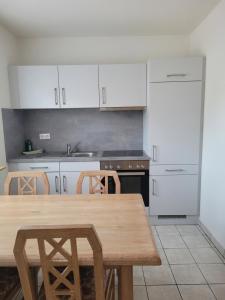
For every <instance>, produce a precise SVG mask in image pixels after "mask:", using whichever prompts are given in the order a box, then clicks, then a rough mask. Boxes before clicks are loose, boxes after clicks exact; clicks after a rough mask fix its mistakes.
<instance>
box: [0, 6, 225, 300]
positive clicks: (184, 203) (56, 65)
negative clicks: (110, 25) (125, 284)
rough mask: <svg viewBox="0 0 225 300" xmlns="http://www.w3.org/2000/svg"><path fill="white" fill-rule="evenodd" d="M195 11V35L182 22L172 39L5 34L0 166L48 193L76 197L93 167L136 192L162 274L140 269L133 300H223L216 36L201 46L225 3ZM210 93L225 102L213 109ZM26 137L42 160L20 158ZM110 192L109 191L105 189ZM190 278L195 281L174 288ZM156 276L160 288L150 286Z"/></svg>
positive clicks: (220, 93)
mask: <svg viewBox="0 0 225 300" xmlns="http://www.w3.org/2000/svg"><path fill="white" fill-rule="evenodd" d="M184 2H186V1H184ZM215 2H216V1H215ZM217 2H218V1H217ZM189 5H190V8H191V4H190V3H189ZM195 5H197V4H195ZM199 5H200V4H199ZM202 6H204V5H202ZM202 6H201V5H200V6H199V7H201V8H202V14H200V13H199V19H198V21H196V24H195V26H196V28H197V29H195V28H192V29H190V28H191V25H190V24H189V26H190V28H189V33H188V34H187V31H185V29H184V28H183V29H182V30H183V33H182V34H181V33H179V34H178V32H177V31H176V30H177V29H176V30H175V29H174V28H173V29H171V31H170V32H171V33H172V32H174V34H170V35H169V34H166V33H165V34H164V35H158V36H154V35H153V34H149V35H146V36H144V35H133V36H132V35H127V36H119V35H114V36H101V35H100V36H94V35H93V36H92V37H91V36H85V35H84V36H79V35H78V36H76V34H75V36H74V37H68V36H66V34H64V35H61V36H60V37H54V36H52V37H48V36H45V35H44V34H42V33H41V27H39V29H37V27H36V33H35V29H33V30H34V31H33V36H32V34H30V33H29V34H28V33H27V36H21V37H20V38H17V39H14V37H13V36H11V34H10V33H7V32H6V31H5V29H1V35H0V39H1V40H2V41H3V44H4V45H7V46H5V47H6V48H3V50H4V51H2V53H3V54H2V57H4V58H3V60H4V59H5V61H4V63H3V64H2V66H3V68H2V69H3V70H4V71H3V72H2V78H3V80H2V85H4V86H3V88H2V95H1V98H2V99H3V100H2V105H1V107H2V122H1V123H2V124H1V140H2V143H1V144H2V146H1V147H2V148H1V150H2V151H1V164H2V165H6V164H7V166H8V170H9V171H28V170H43V171H44V172H46V173H47V175H48V179H49V183H50V194H52V195H57V194H58V195H73V194H75V182H76V181H77V179H78V177H79V174H80V172H82V171H94V170H115V171H117V173H118V175H119V178H120V182H121V192H122V193H125V194H127V193H138V194H141V195H142V197H143V200H144V204H145V210H146V213H147V215H148V218H149V221H150V222H151V225H152V228H153V232H154V235H155V241H156V244H157V245H158V249H159V253H160V256H161V260H162V266H159V267H155V269H154V270H153V269H146V268H147V267H140V268H138V267H137V269H136V270H135V271H134V286H135V288H134V294H135V293H136V294H135V295H136V296H135V297H136V298H137V299H146V297H149V299H154V295H155V297H156V296H157V295H161V296H160V297H161V298H160V299H164V298H163V296H162V293H163V291H168V293H171V295H173V296H171V299H188V298H187V297H188V296H189V297H193V299H195V298H196V299H200V296H199V298H198V296H196V295H200V294H201V293H202V294H201V295H205V297H208V298H209V299H217V298H218V299H223V295H224V294H225V292H224V288H225V281H224V279H223V278H224V277H225V270H224V253H225V252H224V251H225V250H224V249H225V244H224V242H225V241H224V236H225V233H224V221H223V219H224V218H223V217H222V215H221V214H222V211H223V210H224V204H223V201H222V196H223V195H224V193H223V188H222V187H223V184H222V182H221V181H220V180H219V179H218V175H219V174H220V179H221V178H223V170H221V168H222V164H221V162H219V161H217V159H219V157H220V158H221V159H223V156H222V149H224V148H223V144H222V143H220V141H221V135H220V133H221V134H222V127H221V126H222V125H224V123H223V121H222V120H223V117H222V115H221V114H222V105H224V102H222V98H223V95H224V94H223V92H224V89H223V85H222V83H220V82H222V81H223V78H224V74H223V73H222V71H221V70H220V68H219V64H218V61H217V59H216V55H217V52H216V51H217V50H216V49H217V48H216V47H218V45H220V41H219V34H218V40H216V42H215V43H213V42H212V40H211V39H209V42H208V40H207V39H206V38H205V39H206V40H203V41H202V39H203V37H204V34H205V32H207V30H209V29H210V30H212V31H210V30H209V31H210V33H211V34H212V35H214V34H215V31H216V30H218V27H219V28H220V30H221V35H222V33H223V32H222V30H223V29H222V27H223V26H222V27H221V26H219V25H218V23H219V20H221V22H222V19H223V16H224V15H223V14H224V1H220V2H219V4H217V5H216V6H215V8H214V10H213V8H212V7H211V8H210V9H209V10H208V11H207V13H206V10H207V9H206V6H204V9H205V15H204V14H203V7H202ZM18 9H19V8H18ZM210 11H211V13H210V15H209V16H208V17H206V16H207V14H208V13H209V12H210ZM190 15H191V10H190ZM200 15H201V18H202V19H201V18H200ZM203 15H204V16H203ZM0 18H1V15H0ZM204 18H205V20H204V21H203V23H202V24H201V22H200V19H201V21H202V20H203V19H204ZM3 19H4V18H3ZM14 19H15V18H14ZM30 22H31V20H30ZM210 22H212V23H210ZM31 23H32V22H31ZM182 24H183V23H182V22H180V26H181V25H182ZM211 24H213V25H211ZM171 26H172V25H171ZM198 26H199V27H198ZM171 28H172V27H171ZM212 28H213V29H212ZM18 30H19V29H18ZM38 30H40V32H38ZM182 30H181V31H182ZM143 32H144V31H143ZM164 32H166V31H165V30H164ZM35 34H36V35H35ZM28 36H29V37H28ZM216 37H217V36H216ZM216 37H215V38H216ZM201 42H202V44H201ZM208 43H209V44H208ZM212 44H213V45H214V47H215V50H214V51H215V52H213V50H211V47H212ZM140 45H141V47H140ZM1 47H2V46H1ZM207 47H208V48H207ZM221 47H222V45H221ZM15 49H16V50H15ZM52 49H54V50H52ZM208 49H209V50H208ZM218 53H219V54H218V55H220V57H221V60H223V61H224V56H223V54H222V53H220V51H219V52H218ZM217 70H220V71H218V72H220V73H219V74H220V78H218V76H217V75H214V74H216V72H217ZM213 75H214V76H215V77H216V78H217V79H218V84H216V83H215V78H214V77H213ZM215 86H216V89H217V90H216V91H215ZM87 87H88V88H87ZM212 92H215V94H216V97H217V99H221V100H220V102H218V103H217V105H218V106H215V107H213V106H212V103H211V101H212V98H213V97H212ZM218 101H219V100H218ZM219 107H220V109H219ZM216 109H217V110H216ZM219 125H221V126H220V127H219ZM212 130H213V132H214V134H215V133H216V134H215V136H212V135H213V133H212ZM27 140H30V141H31V143H32V150H38V151H39V152H42V151H43V153H39V154H35V155H30V154H29V153H28V154H26V155H25V154H22V152H24V151H25V150H31V148H30V149H29V147H27V148H26V147H25V146H24V143H25V141H27ZM212 141H214V144H213V145H212ZM31 143H30V142H29V144H30V145H31ZM219 146H221V147H219ZM25 148H26V149H25ZM217 151H218V152H217ZM28 152H29V151H28ZM202 153H203V154H202ZM215 161H216V162H217V163H214V162H215ZM216 172H218V175H217V173H216ZM4 174H6V171H3V172H1V176H2V177H1V178H3V176H5V175H4ZM2 182H3V179H2V180H1V184H2ZM216 187H217V188H216ZM109 188H110V189H112V192H114V190H115V187H114V185H113V183H112V184H111V183H109ZM84 190H85V191H86V192H87V191H88V183H87V182H85V183H84ZM212 197H213V198H212ZM212 199H213V200H212ZM214 201H215V202H214ZM213 203H215V204H213ZM199 216H200V217H199ZM212 216H214V217H212ZM187 232H188V233H187ZM196 245H197V246H196ZM198 245H199V246H198ZM195 248H196V249H195ZM197 254H198V255H200V256H201V257H202V258H201V259H199V258H198V259H196V256H197ZM179 255H180V256H181V257H182V259H181V260H183V263H180V262H178V258H179ZM173 256H176V259H174V257H173ZM204 256H205V257H207V258H205V260H204V259H203V258H204ZM173 259H174V260H175V263H174V262H173ZM185 259H186V260H187V261H188V259H189V263H186V262H185ZM207 259H208V260H209V261H210V263H211V264H212V265H210V263H209V265H208V264H207V263H206V261H207ZM210 259H211V260H210ZM171 261H172V262H171ZM210 267H211V269H210V270H209V268H210ZM152 268H153V267H152ZM157 268H158V269H157ZM182 268H183V269H182ZM153 271H154V272H155V273H154V274H152V273H153ZM135 272H136V273H135ZM187 273H189V274H191V275H190V276H189V277H190V278H192V280H186V279H182V278H181V279H180V280H179V277H180V276H181V277H182V276H183V277H185V274H187ZM155 274H156V275H155ZM157 274H159V275H158V276H159V277H161V276H162V280H161V281H160V280H159V281H157V280H155V281H154V276H156V277H157ZM212 274H214V279H211V277H212ZM215 274H216V275H215ZM197 277H198V279H196V278H197ZM215 278H216V279H215ZM135 281H136V283H135ZM186 285H190V286H186ZM195 285H197V288H198V290H197V288H196V287H195ZM137 295H139V296H137ZM141 295H142V296H141ZM147 295H148V296H147ZM151 295H152V296H151ZM187 295H188V296H187ZM220 295H222V297H220ZM151 297H152V298H151ZM185 297H186V298H185ZM194 297H195V298H194ZM210 297H211V298H210ZM219 297H220V298H219ZM167 299H168V298H167Z"/></svg>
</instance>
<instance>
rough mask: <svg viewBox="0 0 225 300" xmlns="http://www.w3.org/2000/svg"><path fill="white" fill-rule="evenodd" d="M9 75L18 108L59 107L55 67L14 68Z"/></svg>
mask: <svg viewBox="0 0 225 300" xmlns="http://www.w3.org/2000/svg"><path fill="white" fill-rule="evenodd" d="M9 74H10V80H12V81H14V83H12V82H11V83H10V86H11V88H13V91H11V95H12V97H17V98H18V99H17V101H15V100H14V99H12V103H15V102H19V104H18V107H19V108H59V107H60V100H59V88H58V71H57V66H16V67H12V68H11V71H10V73H9Z"/></svg>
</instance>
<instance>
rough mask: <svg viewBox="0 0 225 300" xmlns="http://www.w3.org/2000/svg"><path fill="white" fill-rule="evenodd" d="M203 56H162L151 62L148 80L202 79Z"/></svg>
mask: <svg viewBox="0 0 225 300" xmlns="http://www.w3.org/2000/svg"><path fill="white" fill-rule="evenodd" d="M203 61H204V60H203V58H202V57H185V58H183V57H180V58H169V59H168V58H160V59H154V60H152V61H151V62H150V63H149V68H148V81H149V82H165V81H195V80H202V74H203Z"/></svg>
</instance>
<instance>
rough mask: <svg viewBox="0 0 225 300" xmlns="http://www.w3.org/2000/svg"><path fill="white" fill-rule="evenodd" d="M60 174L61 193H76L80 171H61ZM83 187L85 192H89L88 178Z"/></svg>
mask: <svg viewBox="0 0 225 300" xmlns="http://www.w3.org/2000/svg"><path fill="white" fill-rule="evenodd" d="M60 174H61V176H60V179H61V194H69V195H71V194H76V186H77V181H78V178H79V175H80V172H61V173H60ZM82 188H83V190H82V192H83V193H88V190H89V184H88V180H87V179H85V180H84V182H83V185H82Z"/></svg>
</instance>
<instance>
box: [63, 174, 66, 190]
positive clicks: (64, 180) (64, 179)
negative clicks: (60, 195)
mask: <svg viewBox="0 0 225 300" xmlns="http://www.w3.org/2000/svg"><path fill="white" fill-rule="evenodd" d="M66 181H67V180H66V176H63V191H64V193H66V192H67V188H66V186H67V184H66V183H67V182H66Z"/></svg>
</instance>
